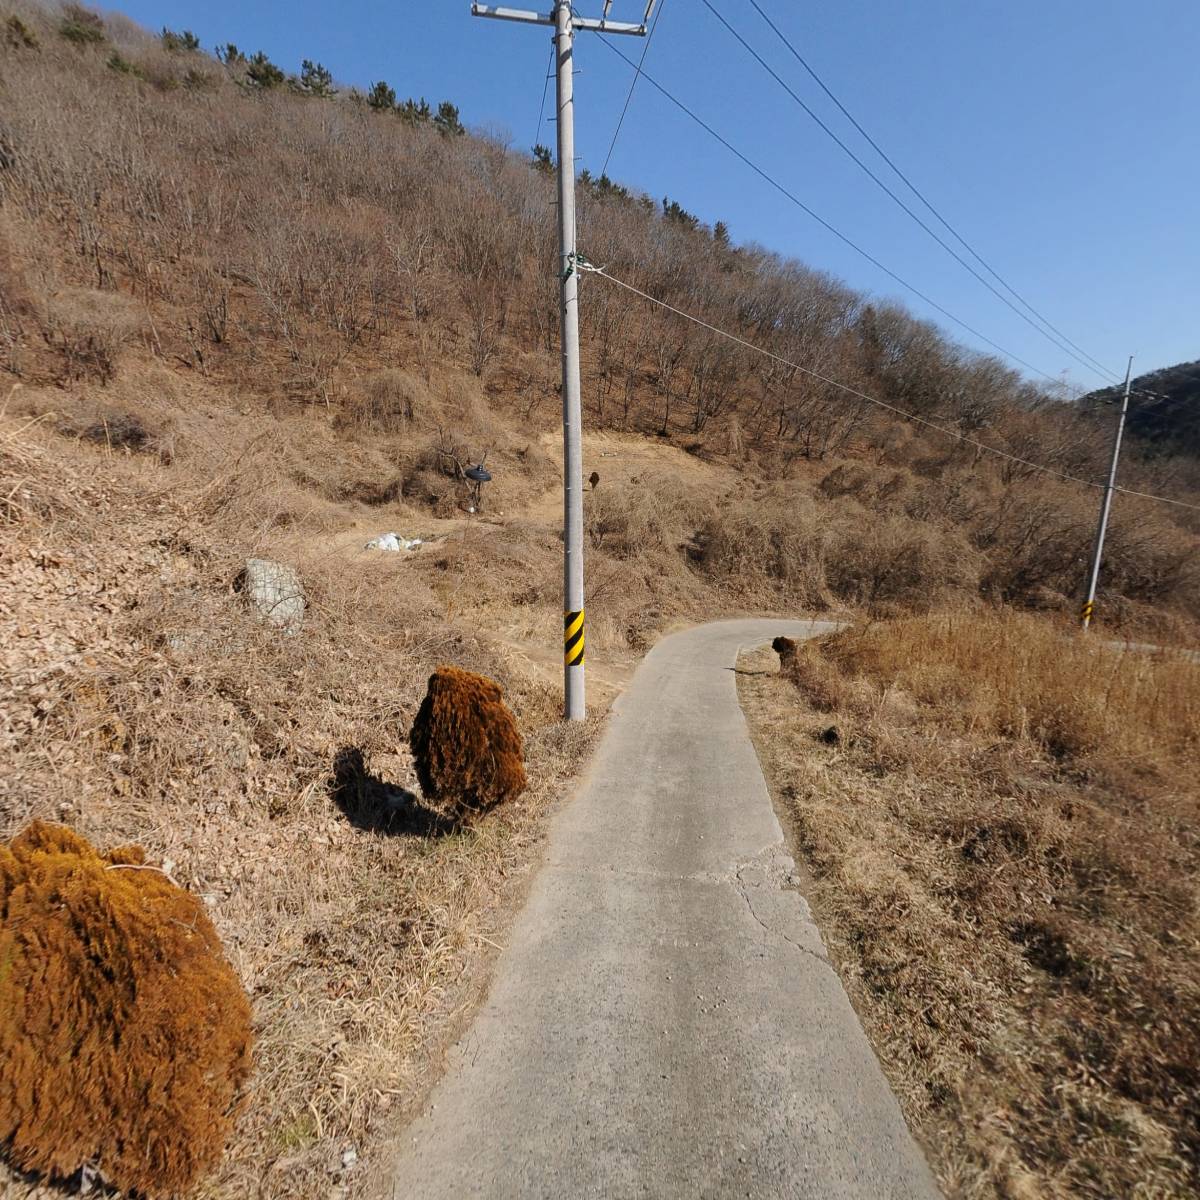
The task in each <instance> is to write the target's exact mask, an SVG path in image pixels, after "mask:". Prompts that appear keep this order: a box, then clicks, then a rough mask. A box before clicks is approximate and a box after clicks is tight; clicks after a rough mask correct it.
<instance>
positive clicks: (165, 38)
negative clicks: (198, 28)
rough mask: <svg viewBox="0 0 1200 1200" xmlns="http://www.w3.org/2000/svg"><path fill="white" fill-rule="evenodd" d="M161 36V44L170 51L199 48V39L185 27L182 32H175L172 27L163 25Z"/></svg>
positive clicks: (177, 51) (176, 51)
mask: <svg viewBox="0 0 1200 1200" xmlns="http://www.w3.org/2000/svg"><path fill="white" fill-rule="evenodd" d="M161 36H162V44H163V46H164V47H165V48H166V49H167V50H170V51H171V52H172V53H179V52H180V51H184V50H188V51H195V50H199V49H200V39H199V38H198V37H197V36H196V35H195V34H194V33H193V32H192V31H191V30H190V29H185V30H184V31H183V32H182V33H176V32H175V31H174V30H173V29H168V28H167V27H166V26H165V25H164V26H163V31H162V35H161Z"/></svg>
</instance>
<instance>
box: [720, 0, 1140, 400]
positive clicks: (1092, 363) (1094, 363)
mask: <svg viewBox="0 0 1200 1200" xmlns="http://www.w3.org/2000/svg"><path fill="white" fill-rule="evenodd" d="M706 3H707V0H706ZM750 4H751V7H753V9H754V10H755V12H757V13H758V15H759V16H760V17H762V19H763V20H764V21H765V22H766V23H767V24H768V25H769V26H770V28H771V30H772V31H773V32H774V33H775V36H776V37H778V38H779V40H780V41H781V42H782V43H783V44H784V45H785V46H786V47H787V49H788V50H789V51H790V52H791V54H792V56H793V57H794V58H795V59H796V61H797V62H798V63H799V64H800V65H801V66H802V67H803V68H804V69H805V71H807V72H808V74H809V75H810V76H811V77H812V79H813V80H814V81H815V83H816V84H817V86H818V87H819V88H820V89H821V90H822V91H823V92H824V93H825V95H826V96H828V97H829V99H830V100H831V101H833V103H834V104H835V105H836V106H837V108H838V111H839V112H841V114H842V115H843V116H844V117H845V118H846V120H848V121H849V122H850V124H851V125H853V126H854V128H855V129H856V130H858V132H859V133H860V134H861V135H862V136H863V138H864V139H865V140H866V141H867V143H868V144H869V145H870V147H871V148H872V149H873V150H874V151H875V153H876V154H878V155H879V157H880V158H882V159H883V161H884V162H885V163H887V165H888V166H889V167H891V169H892V170H893V171H894V172H895V173H896V175H897V176H898V178H899V179H900V180H901V181H902V182H903V183H904V185H905V187H907V188H908V190H909V191H910V192H912V194H913V195H914V196H916V198H917V199H918V200H920V202H921V203H922V204H923V205H924V206H925V207H926V208H927V209H928V210H929V211H930V212H931V213H932V214H933V216H934V217H935V218H936V219H937V220H938V221H939V222H940V223H941V225H942V226H943V228H945V229H946V230H948V231H949V233H950V235H951V236H952V237H953V238H954V239H955V240H956V241H957V242H958V243H959V245H961V246H962V247H963V248H964V249H965V250H966V251H967V253H968V254H970V255H971V257H972V258H974V259H975V261H976V262H978V263H979V265H980V266H981V267H983V269H984V270H985V271H987V273H988V274H989V275H991V276H992V278H993V279H995V280H996V281H997V282H998V283H999V284H1000V286H1001V287H1003V288H1004V290H1005V291H1007V292H1008V293H1009V295H1011V296H1012V297H1013V298H1014V299H1015V300H1017V301H1018V303H1020V304H1021V305H1022V306H1023V307H1024V308H1026V309H1027V310H1028V311H1029V312H1030V313H1032V314H1033V316H1034V317H1036V318H1037V320H1039V321H1040V322H1041V323H1042V324H1043V325H1045V326H1046V329H1048V330H1050V331H1051V333H1053V334H1054V335H1055V336H1056V337H1058V338H1061V339H1062V341H1063V342H1065V343H1066V345H1067V346H1069V347H1071V348H1072V349H1073V350H1076V351H1078V352H1079V354H1081V355H1082V356H1083V358H1084V359H1086V360H1087V362H1088V364H1089V370H1092V371H1095V372H1096V373H1098V374H1100V375H1101V376H1102V377H1107V378H1109V379H1112V380H1113V381H1114V382H1117V381H1118V378H1119V377H1118V376H1117V374H1116V372H1114V371H1113V370H1112V369H1111V368H1109V367H1105V366H1104V364H1103V363H1102V362H1100V361H1099V360H1098V359H1096V358H1093V357H1092V355H1090V354H1089V353H1088V352H1087V351H1086V350H1084V349H1083V347H1082V346H1079V345H1078V344H1077V343H1075V342H1073V341H1072V340H1071V339H1070V338H1069V337H1068V336H1067V335H1066V334H1065V333H1063V331H1062V330H1061V329H1059V328H1058V327H1057V326H1056V325H1055V324H1054V323H1053V322H1052V321H1050V319H1049V318H1048V317H1045V316H1043V315H1042V313H1040V312H1039V311H1038V310H1037V309H1036V308H1034V306H1033V305H1032V304H1030V303H1029V301H1028V300H1026V299H1025V298H1024V296H1022V295H1021V293H1020V292H1018V291H1017V290H1016V288H1014V287H1013V286H1012V284H1010V283H1009V282H1008V281H1007V280H1006V279H1005V278H1004V277H1003V276H1002V275H1001V274H1000V273H999V272H998V271H997V270H996V269H995V268H994V267H993V266H991V264H990V263H988V261H987V260H986V259H985V258H984V257H983V255H981V254H980V253H979V251H978V250H976V249H975V247H974V246H972V245H971V244H970V242H968V241H967V240H966V238H964V237H963V235H962V234H961V233H959V232H958V230H957V229H955V228H954V226H953V225H951V224H950V222H949V221H948V220H947V219H946V218H945V217H944V216H942V214H941V213H940V212H939V211H938V210H937V208H935V207H934V205H933V202H932V201H931V200H930V199H929V198H928V197H927V196H926V195H925V194H924V192H922V191H921V190H920V188H918V187H917V185H916V184H915V183H913V181H912V180H911V179H910V178H909V177H908V176H907V175H906V174H905V173H904V172H903V171H902V170H901V169H900V168H899V167H898V166H897V165H896V163H895V161H894V160H893V159H892V158H891V156H890V155H889V154H887V153H886V151H885V150H884V149H883V147H882V146H880V145H879V143H878V142H877V141H876V140H875V139H874V138H873V137H872V136H871V135H870V134H869V133H868V132H867V131H866V130H865V129H864V128H863V127H862V125H861V124H860V123H859V122H858V120H857V119H856V118H855V117H854V116H853V114H852V113H851V112H850V111H849V109H847V108H846V106H845V105H844V104H843V103H842V102H841V100H839V99H838V98H837V96H836V95H834V93H833V91H832V89H831V88H830V87H829V86H828V84H826V82H825V81H824V80H823V79H822V78H821V77H820V75H818V74H817V72H816V71H815V70H814V69H813V68H812V66H811V65H810V64H809V63H808V61H807V60H806V59H805V58H804V56H803V55H802V54H801V53H800V51H799V50H797V49H796V47H795V46H794V45H792V43H791V41H790V40H789V39H788V37H787V36H786V35H785V34H784V33H783V31H782V30H781V29H780V28H779V26H778V25H776V24H775V22H774V21H772V20H771V18H770V17H769V16H768V15H767V14H766V13H765V12H764V11H763V10H762V7H761V6H760V5H759V4H758V2H757V0H750ZM709 8H712V5H709ZM713 11H714V13H716V10H715V9H714V10H713ZM716 15H717V16H718V18H720V14H719V13H716ZM723 23H724V22H723ZM739 40H740V39H739ZM751 53H753V51H751ZM756 57H757V55H756ZM768 69H769V68H768ZM772 74H774V72H772ZM784 86H786V85H784ZM789 90H790V89H789ZM805 107H806V108H807V106H805ZM814 119H816V118H814ZM821 124H822V128H824V124H823V123H821ZM839 144H841V143H840V140H839ZM855 161H858V160H857V158H856V159H855ZM864 169H865V168H864ZM872 178H874V175H873V174H872ZM876 182H878V180H876ZM881 186H882V185H881ZM904 207H905V211H908V209H907V206H904ZM922 225H924V222H922ZM938 240H939V241H940V240H941V239H940V238H939V239H938ZM943 245H944V243H943ZM952 253H953V252H952ZM955 257H956V258H957V257H958V256H957V255H955ZM959 261H961V259H960V260H959ZM968 269H970V268H968ZM972 274H974V271H972ZM1025 319H1026V320H1028V317H1026V318H1025ZM1035 328H1036V326H1035ZM1041 332H1043V333H1045V331H1044V330H1043V331H1041ZM1045 336H1047V337H1049V334H1046V335H1045ZM1051 340H1052V341H1053V340H1054V339H1053V338H1051ZM1056 344H1057V343H1056ZM1059 348H1060V349H1063V347H1062V346H1060V347H1059ZM1076 361H1079V360H1078V359H1077V360H1076Z"/></svg>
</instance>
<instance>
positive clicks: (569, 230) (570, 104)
mask: <svg viewBox="0 0 1200 1200" xmlns="http://www.w3.org/2000/svg"><path fill="white" fill-rule="evenodd" d="M656 3H657V0H648V2H647V3H646V4H645V10H644V12H643V14H642V22H641V24H640V25H629V24H625V23H622V22H619V21H610V20H609V19H608V14H609V11H610V9H611V8H612V5H613V0H604V11H603V14H602V15H601V16H600V17H599V18H596V19H589V18H586V17H581V16H577V15H576V14H575V13H574V12H573V11H572V6H571V5H570V4H569V3H567V2H566V0H555V3H554V8H553V11H552V12H550V13H549V14H542V13H536V12H523V11H521V10H519V9H514V8H498V7H496V6H495V5H491V4H472V5H471V12H472V14H473V15H474V16H477V17H495V18H497V19H499V20H502V21H523V22H525V23H527V24H532V25H553V26H554V45H555V61H556V63H557V72H556V74H557V78H558V109H557V113H558V118H557V119H558V252H559V258H558V278H559V317H560V325H561V333H562V401H563V693H564V704H563V714H564V716H565V717H566V719H567V720H568V721H582V720H583V718H584V716H585V714H586V707H585V702H584V655H583V646H584V606H583V445H582V440H581V426H582V423H583V409H582V402H581V399H580V384H579V269H578V265H577V261H576V252H575V81H574V76H575V59H574V43H575V31H576V30H577V29H588V30H593V31H595V32H596V33H629V34H634V35H636V36H639V37H644V36H645V34H646V30H647V28H648V26H649V23H650V16H651V14H652V13H653V11H654V5H655V4H656ZM638 7H639V8H641V7H642V0H638Z"/></svg>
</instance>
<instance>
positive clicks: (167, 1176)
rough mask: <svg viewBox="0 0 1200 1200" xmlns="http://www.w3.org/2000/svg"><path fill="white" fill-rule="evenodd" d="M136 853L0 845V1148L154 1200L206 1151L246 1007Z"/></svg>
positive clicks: (20, 1160)
mask: <svg viewBox="0 0 1200 1200" xmlns="http://www.w3.org/2000/svg"><path fill="white" fill-rule="evenodd" d="M143 857H144V855H143V852H142V850H141V848H140V847H137V846H127V847H122V848H120V849H117V850H113V851H111V852H110V853H108V854H100V853H98V852H97V851H96V850H95V848H94V847H93V846H92V845H91V844H90V843H89V842H88V841H86V840H85V839H84V838H83V837H81V836H80V835H79V834H77V833H75V832H74V831H72V830H70V829H67V828H66V827H64V826H60V825H50V824H46V823H44V822H41V821H34V822H33V823H32V824H31V825H29V826H28V827H27V828H26V829H25V830H24V831H23V832H22V833H20V834H19V835H18V836H17V837H16V838H14V839H13V840H12V842H11V843H9V845H8V846H7V847H5V846H0V1144H3V1145H4V1146H5V1147H6V1150H7V1154H8V1157H9V1159H10V1161H11V1162H12V1163H13V1164H14V1165H16V1166H17V1167H19V1168H21V1169H22V1170H28V1171H36V1172H39V1173H42V1174H45V1175H47V1176H50V1177H51V1178H61V1177H64V1176H67V1175H70V1174H72V1173H73V1172H75V1171H77V1170H78V1169H79V1168H80V1167H81V1166H83V1165H85V1164H88V1163H91V1164H94V1165H95V1166H96V1167H97V1168H98V1169H99V1171H100V1173H101V1175H102V1176H103V1178H104V1179H105V1180H106V1181H107V1182H108V1183H110V1184H112V1185H115V1186H116V1187H117V1188H119V1189H121V1190H122V1191H132V1192H136V1193H138V1194H140V1195H145V1196H169V1195H175V1194H177V1193H179V1192H180V1191H182V1190H184V1189H185V1188H187V1187H188V1186H189V1185H190V1184H191V1183H192V1182H193V1181H194V1180H195V1179H196V1178H197V1177H198V1176H199V1175H200V1174H201V1173H202V1172H204V1171H205V1170H207V1169H208V1168H209V1167H211V1166H212V1165H213V1164H214V1163H215V1162H216V1160H217V1159H218V1158H219V1157H220V1154H221V1151H222V1149H223V1147H224V1145H225V1141H226V1138H227V1136H228V1134H229V1132H230V1126H231V1124H232V1121H233V1117H234V1115H235V1114H236V1112H237V1110H238V1107H239V1094H240V1092H241V1090H242V1085H243V1084H244V1083H245V1081H246V1078H247V1075H248V1074H249V1070H250V1048H251V1040H252V1035H251V1029H250V1005H249V1003H248V1001H247V999H246V995H245V992H244V991H243V989H242V986H241V984H240V982H239V980H238V978H237V976H236V975H235V974H234V972H233V969H232V968H231V967H230V965H229V963H228V962H227V961H226V959H225V957H224V955H223V953H222V950H221V943H220V939H219V938H218V936H217V933H216V930H215V929H214V928H213V926H212V923H211V922H210V921H209V919H208V916H207V914H206V913H205V911H204V908H203V906H202V905H201V904H200V902H199V901H198V900H197V899H196V897H194V896H192V895H191V894H190V893H189V892H186V891H184V890H183V889H182V888H180V887H177V886H176V885H175V884H174V883H172V882H171V880H170V879H168V878H167V877H166V876H165V875H164V874H163V873H162V872H161V871H159V870H157V869H156V868H153V867H148V866H144V865H143V862H142V860H143Z"/></svg>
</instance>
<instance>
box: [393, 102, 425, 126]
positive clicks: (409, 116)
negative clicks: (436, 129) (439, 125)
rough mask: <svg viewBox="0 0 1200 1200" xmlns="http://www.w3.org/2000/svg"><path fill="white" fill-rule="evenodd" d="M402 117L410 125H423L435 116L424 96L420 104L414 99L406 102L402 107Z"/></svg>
mask: <svg viewBox="0 0 1200 1200" xmlns="http://www.w3.org/2000/svg"><path fill="white" fill-rule="evenodd" d="M400 115H401V117H403V118H404V120H405V121H407V122H408V124H410V125H423V124H424V123H425V122H426V121H428V120H429V118H430V117H431V116H432V115H433V114H432V113H431V111H430V108H429V103H428V101H426V99H425V97H424V96H422V97H421V100H420V102H418V101H416V100H412V99H409V100H405V102H404V103H403V104H402V105H400Z"/></svg>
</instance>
